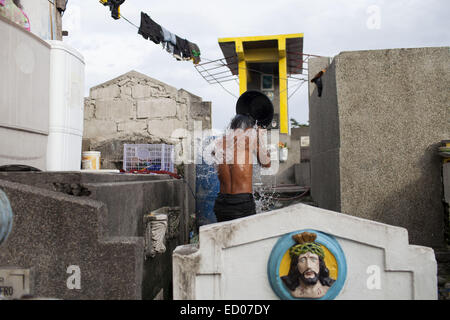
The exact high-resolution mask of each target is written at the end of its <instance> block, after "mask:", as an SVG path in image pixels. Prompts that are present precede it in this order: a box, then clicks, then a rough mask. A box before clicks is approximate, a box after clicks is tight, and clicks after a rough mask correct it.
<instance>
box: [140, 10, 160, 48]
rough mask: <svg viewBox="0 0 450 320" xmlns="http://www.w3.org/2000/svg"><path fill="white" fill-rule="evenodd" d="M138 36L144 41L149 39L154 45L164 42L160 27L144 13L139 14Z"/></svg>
mask: <svg viewBox="0 0 450 320" xmlns="http://www.w3.org/2000/svg"><path fill="white" fill-rule="evenodd" d="M138 34H140V35H141V36H143V37H144V38H145V39H150V40H151V41H153V42H154V43H156V44H159V43H161V41H163V40H164V36H163V32H162V28H161V26H160V25H159V24H157V23H156V22H155V21H153V20H152V19H151V18H150V17H149V16H148V15H147V14H146V13H145V12H141V25H140V27H139V31H138Z"/></svg>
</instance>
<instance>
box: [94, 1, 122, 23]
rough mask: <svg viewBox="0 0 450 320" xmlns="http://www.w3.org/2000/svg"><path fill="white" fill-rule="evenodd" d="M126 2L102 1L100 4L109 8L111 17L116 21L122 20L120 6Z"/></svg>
mask: <svg viewBox="0 0 450 320" xmlns="http://www.w3.org/2000/svg"><path fill="white" fill-rule="evenodd" d="M124 2H125V0H100V3H101V4H103V5H104V6H108V7H109V9H110V10H111V17H113V18H114V19H115V20H117V19H120V6H121V5H122V4H123V3H124Z"/></svg>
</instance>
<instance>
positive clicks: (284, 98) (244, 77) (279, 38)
mask: <svg viewBox="0 0 450 320" xmlns="http://www.w3.org/2000/svg"><path fill="white" fill-rule="evenodd" d="M219 45H220V48H221V49H222V52H223V54H224V57H225V60H226V62H227V66H228V68H229V69H230V71H231V73H232V74H234V75H238V76H239V91H240V94H242V93H244V92H245V91H247V90H260V91H262V92H264V93H266V94H267V96H268V97H269V98H270V99H271V100H272V103H273V104H274V108H275V115H278V118H279V129H280V133H285V134H287V133H288V132H289V110H288V90H287V89H288V76H289V75H291V74H301V73H302V72H303V64H302V54H303V33H295V34H283V35H273V36H255V37H237V38H220V39H219ZM236 57H237V59H236ZM271 77H272V78H271ZM271 84H272V85H271ZM275 120H276V119H275Z"/></svg>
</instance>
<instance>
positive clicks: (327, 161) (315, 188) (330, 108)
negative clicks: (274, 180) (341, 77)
mask: <svg viewBox="0 0 450 320" xmlns="http://www.w3.org/2000/svg"><path fill="white" fill-rule="evenodd" d="M326 67H329V68H328V70H327V72H326V73H325V74H324V75H323V76H322V80H323V92H322V97H320V98H319V97H318V89H317V87H316V85H315V84H313V83H311V81H308V90H309V125H310V151H311V155H310V157H311V196H312V197H313V199H314V200H315V201H316V202H317V203H319V205H320V207H321V208H324V209H329V210H335V211H340V209H341V207H340V180H339V179H340V176H339V145H340V141H339V114H338V104H337V96H336V81H335V77H334V65H333V64H332V65H331V66H330V59H329V58H316V59H310V60H309V63H308V70H309V77H308V78H309V80H311V79H312V78H313V77H314V76H315V75H316V74H317V73H318V72H319V71H321V70H322V69H324V68H326Z"/></svg>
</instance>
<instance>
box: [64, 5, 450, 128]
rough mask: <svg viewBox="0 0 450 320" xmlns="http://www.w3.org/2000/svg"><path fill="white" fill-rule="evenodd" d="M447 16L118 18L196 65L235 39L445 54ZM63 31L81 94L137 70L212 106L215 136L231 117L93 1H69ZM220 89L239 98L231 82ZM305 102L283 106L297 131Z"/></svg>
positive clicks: (226, 102) (332, 11)
mask: <svg viewBox="0 0 450 320" xmlns="http://www.w3.org/2000/svg"><path fill="white" fill-rule="evenodd" d="M372 5H376V6H378V7H379V8H380V17H381V24H380V29H375V30H373V29H372V30H371V29H369V28H367V19H368V17H369V16H368V14H367V8H368V7H369V6H372ZM449 9H450V2H449V1H447V0H428V1H421V0H392V1H384V0H358V1H348V0H323V1H306V0H278V1H267V0H264V1H261V0H259V1H258V0H245V1H243V0H228V1H211V0H209V1H206V0H197V1H180V0H176V1H172V0H164V1H163V0H152V1H148V0H127V1H126V2H125V3H124V4H123V5H122V7H121V13H122V14H123V15H124V16H125V17H126V18H127V19H129V20H130V21H132V22H133V23H134V24H136V25H139V23H140V13H141V11H144V12H146V13H148V14H149V15H150V16H151V17H152V19H154V20H155V21H156V22H157V23H159V24H160V25H162V26H164V27H165V28H166V29H168V30H170V31H171V32H173V33H175V34H177V35H179V36H181V37H183V38H186V39H188V40H189V41H191V42H194V43H196V44H198V46H199V47H200V49H201V51H202V57H204V58H206V59H211V60H215V59H219V58H222V57H223V56H222V53H221V51H220V48H219V45H218V43H217V39H218V38H221V37H234V36H253V35H271V34H284V33H304V35H305V38H304V52H305V53H310V54H316V55H327V56H334V55H336V54H338V53H339V52H341V51H347V50H366V49H385V48H398V47H425V46H448V44H449V40H450V35H449V33H448V30H449V24H450V23H449V20H448V12H449ZM63 27H64V29H66V30H68V31H69V37H68V38H65V41H67V42H68V43H69V44H71V45H72V46H73V47H75V48H76V49H78V50H79V51H80V52H81V53H82V54H83V55H84V56H85V59H86V63H87V65H86V88H85V92H86V93H87V92H88V89H89V88H90V87H92V86H95V85H97V84H99V83H102V82H104V81H108V80H110V79H112V78H114V77H116V76H118V75H120V74H122V73H125V72H128V71H130V70H136V71H139V72H142V73H144V74H147V75H149V76H150V77H152V78H155V79H158V80H160V81H163V82H165V83H167V84H169V85H172V86H174V87H177V88H184V89H186V90H188V91H190V92H192V93H193V94H196V95H198V96H201V97H202V98H203V99H204V100H208V101H212V105H213V126H215V127H217V128H218V129H223V128H224V127H225V126H226V125H227V124H228V122H229V120H230V119H231V117H232V116H233V115H234V105H235V103H236V98H235V97H233V96H232V95H230V94H229V93H227V92H226V91H225V90H223V89H222V88H221V87H220V86H218V85H209V84H208V83H207V82H206V81H205V80H204V79H203V78H202V77H201V76H200V75H199V74H198V72H197V71H196V69H195V68H194V65H193V64H192V62H185V61H176V60H175V59H174V58H173V57H172V56H170V54H168V53H167V52H165V51H163V50H162V48H161V46H159V45H156V44H154V43H153V42H151V41H149V40H145V39H144V38H142V37H141V36H140V35H138V34H137V29H136V28H135V27H133V26H131V25H130V24H128V23H127V22H126V21H124V20H123V19H120V20H117V21H116V20H113V19H112V18H111V16H110V13H109V11H108V9H107V8H106V7H104V6H102V5H101V4H100V3H99V2H98V1H95V0H94V1H86V0H83V1H82V0H70V1H69V3H68V9H67V11H66V13H65V15H64V17H63ZM204 61H205V60H204ZM293 84H294V83H293ZM224 86H225V87H226V88H227V89H228V90H229V91H231V92H232V93H233V94H234V95H236V96H237V95H238V94H239V89H238V86H237V85H236V84H235V83H234V82H230V83H226V84H224ZM294 89H295V86H293V87H292V90H294ZM291 92H292V91H291V90H290V91H289V93H291ZM307 95H308V92H307V84H305V85H304V86H303V87H302V88H301V89H300V90H298V91H297V93H296V94H295V95H294V96H293V97H292V98H291V99H290V100H289V108H290V116H291V117H293V118H295V119H297V121H299V122H303V123H306V122H307V121H308V105H307V103H308V102H307Z"/></svg>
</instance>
